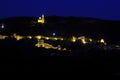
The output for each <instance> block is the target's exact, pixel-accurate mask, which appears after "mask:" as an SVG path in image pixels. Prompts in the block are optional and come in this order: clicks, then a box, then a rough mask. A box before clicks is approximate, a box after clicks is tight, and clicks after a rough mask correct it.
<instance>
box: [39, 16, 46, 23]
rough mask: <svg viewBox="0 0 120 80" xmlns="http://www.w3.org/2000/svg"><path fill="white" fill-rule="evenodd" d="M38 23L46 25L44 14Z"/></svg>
mask: <svg viewBox="0 0 120 80" xmlns="http://www.w3.org/2000/svg"><path fill="white" fill-rule="evenodd" d="M38 23H42V24H44V23H45V17H44V15H43V14H42V17H39V19H38Z"/></svg>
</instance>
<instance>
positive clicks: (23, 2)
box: [0, 0, 120, 20]
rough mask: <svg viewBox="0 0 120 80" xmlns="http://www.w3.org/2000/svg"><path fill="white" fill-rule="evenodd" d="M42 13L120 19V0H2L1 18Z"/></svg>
mask: <svg viewBox="0 0 120 80" xmlns="http://www.w3.org/2000/svg"><path fill="white" fill-rule="evenodd" d="M42 13H44V14H45V15H58V16H79V17H94V18H102V19H110V20H120V0H0V18H4V17H13V16H41V14H42Z"/></svg>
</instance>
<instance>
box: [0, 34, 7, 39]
mask: <svg viewBox="0 0 120 80" xmlns="http://www.w3.org/2000/svg"><path fill="white" fill-rule="evenodd" d="M6 38H8V36H5V35H0V39H6Z"/></svg>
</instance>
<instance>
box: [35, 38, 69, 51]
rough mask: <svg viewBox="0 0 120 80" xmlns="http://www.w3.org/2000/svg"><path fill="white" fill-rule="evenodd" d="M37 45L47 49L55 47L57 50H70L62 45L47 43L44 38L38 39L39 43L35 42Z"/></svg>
mask: <svg viewBox="0 0 120 80" xmlns="http://www.w3.org/2000/svg"><path fill="white" fill-rule="evenodd" d="M35 46H36V47H38V48H39V47H43V48H45V49H55V50H59V51H70V50H67V49H66V48H62V47H61V46H60V45H58V46H56V47H55V46H53V45H51V44H48V43H45V42H44V40H38V42H37V44H35Z"/></svg>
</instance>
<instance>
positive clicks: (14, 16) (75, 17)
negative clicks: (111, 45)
mask: <svg viewBox="0 0 120 80" xmlns="http://www.w3.org/2000/svg"><path fill="white" fill-rule="evenodd" d="M41 15H42V14H41ZM41 15H39V16H30V15H16V16H6V17H0V19H6V18H14V17H38V18H39V17H41ZM50 16H58V17H75V18H93V19H100V20H109V21H120V20H116V19H115V20H114V19H104V18H99V17H89V16H71V15H68V16H63V15H45V17H50Z"/></svg>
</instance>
